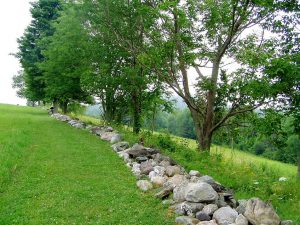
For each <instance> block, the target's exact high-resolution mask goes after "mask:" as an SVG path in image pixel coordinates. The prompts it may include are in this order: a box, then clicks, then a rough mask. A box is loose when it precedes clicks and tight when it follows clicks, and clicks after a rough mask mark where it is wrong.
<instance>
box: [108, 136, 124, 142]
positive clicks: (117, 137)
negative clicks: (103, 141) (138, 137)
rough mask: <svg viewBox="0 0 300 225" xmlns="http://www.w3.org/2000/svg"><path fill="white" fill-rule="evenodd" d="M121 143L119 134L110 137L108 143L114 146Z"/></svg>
mask: <svg viewBox="0 0 300 225" xmlns="http://www.w3.org/2000/svg"><path fill="white" fill-rule="evenodd" d="M120 141H122V136H121V135H120V134H115V135H113V136H112V137H111V140H110V143H112V144H115V143H118V142H120Z"/></svg>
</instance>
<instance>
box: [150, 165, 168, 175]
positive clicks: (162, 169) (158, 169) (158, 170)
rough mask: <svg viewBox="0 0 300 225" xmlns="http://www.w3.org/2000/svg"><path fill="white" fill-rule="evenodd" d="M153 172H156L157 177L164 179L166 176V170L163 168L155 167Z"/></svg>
mask: <svg viewBox="0 0 300 225" xmlns="http://www.w3.org/2000/svg"><path fill="white" fill-rule="evenodd" d="M153 171H154V172H155V174H157V176H161V177H163V176H164V175H165V172H166V169H165V167H162V166H155V167H154V168H153Z"/></svg>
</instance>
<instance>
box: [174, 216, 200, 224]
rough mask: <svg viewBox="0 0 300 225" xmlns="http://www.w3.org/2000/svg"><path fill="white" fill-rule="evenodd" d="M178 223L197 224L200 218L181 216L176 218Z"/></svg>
mask: <svg viewBox="0 0 300 225" xmlns="http://www.w3.org/2000/svg"><path fill="white" fill-rule="evenodd" d="M175 222H176V224H178V225H179V224H182V225H195V224H197V223H199V220H197V219H196V218H193V217H190V216H179V217H177V218H176V219H175Z"/></svg>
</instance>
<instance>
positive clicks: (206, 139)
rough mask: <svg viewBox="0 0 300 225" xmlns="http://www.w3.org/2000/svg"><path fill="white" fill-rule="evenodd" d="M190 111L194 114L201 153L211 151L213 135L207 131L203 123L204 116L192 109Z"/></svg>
mask: <svg viewBox="0 0 300 225" xmlns="http://www.w3.org/2000/svg"><path fill="white" fill-rule="evenodd" d="M189 109H190V111H191V113H192V118H193V121H194V125H195V131H196V138H197V142H198V148H199V150H200V151H209V150H210V146H211V138H212V133H211V132H210V131H208V132H207V130H206V129H204V127H203V123H202V121H201V118H202V116H201V115H200V113H199V112H197V111H196V110H195V109H194V108H192V107H189Z"/></svg>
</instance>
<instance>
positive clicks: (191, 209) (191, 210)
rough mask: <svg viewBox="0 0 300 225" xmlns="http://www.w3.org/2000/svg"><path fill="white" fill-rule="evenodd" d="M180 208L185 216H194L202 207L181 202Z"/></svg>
mask: <svg viewBox="0 0 300 225" xmlns="http://www.w3.org/2000/svg"><path fill="white" fill-rule="evenodd" d="M181 207H182V208H183V209H184V210H185V212H186V215H188V216H195V213H197V212H199V211H201V210H202V209H203V207H204V205H203V204H202V203H195V202H183V203H182V204H181Z"/></svg>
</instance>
